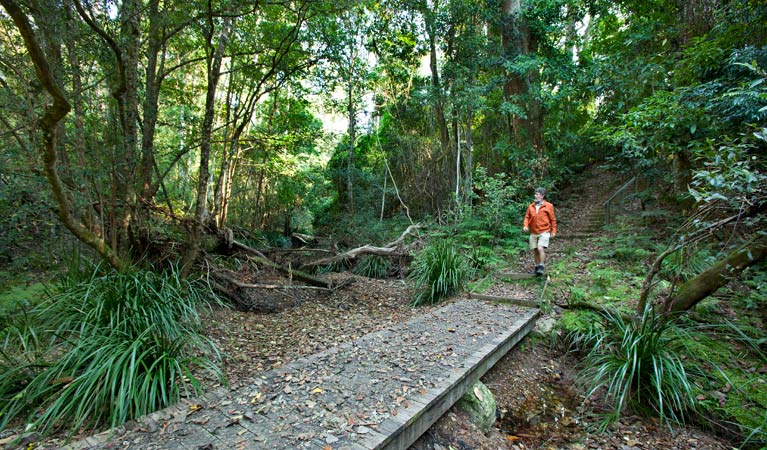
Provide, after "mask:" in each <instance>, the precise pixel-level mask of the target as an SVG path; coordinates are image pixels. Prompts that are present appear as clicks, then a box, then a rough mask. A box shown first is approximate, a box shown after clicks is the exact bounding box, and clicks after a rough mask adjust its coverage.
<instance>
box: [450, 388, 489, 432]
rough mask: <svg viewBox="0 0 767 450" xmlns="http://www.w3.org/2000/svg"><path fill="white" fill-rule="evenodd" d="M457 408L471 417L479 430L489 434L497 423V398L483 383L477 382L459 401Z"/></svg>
mask: <svg viewBox="0 0 767 450" xmlns="http://www.w3.org/2000/svg"><path fill="white" fill-rule="evenodd" d="M456 406H457V407H458V408H459V409H461V410H462V411H464V412H466V413H467V414H468V415H469V418H470V419H471V421H472V422H474V424H475V425H477V428H479V429H480V430H482V432H483V433H487V432H488V431H490V429H491V428H492V427H493V424H494V423H495V409H496V402H495V396H494V395H493V393H492V392H490V389H488V388H487V386H485V385H484V384H482V382H480V381H477V382H476V383H474V385H473V386H472V387H471V388H470V389H469V391H468V392H467V393H466V394H464V396H463V397H461V399H460V400H458V403H457V404H456Z"/></svg>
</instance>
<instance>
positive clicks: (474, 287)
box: [467, 275, 495, 294]
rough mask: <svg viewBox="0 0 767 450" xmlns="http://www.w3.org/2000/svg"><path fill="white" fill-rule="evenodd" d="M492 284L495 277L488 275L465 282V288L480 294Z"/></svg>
mask: <svg viewBox="0 0 767 450" xmlns="http://www.w3.org/2000/svg"><path fill="white" fill-rule="evenodd" d="M494 284H495V279H494V278H493V277H492V276H490V275H488V276H485V277H482V278H480V279H478V280H475V281H471V282H469V283H468V284H467V289H468V290H469V292H474V293H476V294H481V293H483V292H485V291H486V290H488V289H490V288H491V287H492V286H493V285H494Z"/></svg>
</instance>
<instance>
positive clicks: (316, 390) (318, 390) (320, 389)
mask: <svg viewBox="0 0 767 450" xmlns="http://www.w3.org/2000/svg"><path fill="white" fill-rule="evenodd" d="M322 392H323V391H322V388H321V387H316V388H314V389H312V394H322Z"/></svg>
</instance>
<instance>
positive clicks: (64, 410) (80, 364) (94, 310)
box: [0, 266, 222, 432]
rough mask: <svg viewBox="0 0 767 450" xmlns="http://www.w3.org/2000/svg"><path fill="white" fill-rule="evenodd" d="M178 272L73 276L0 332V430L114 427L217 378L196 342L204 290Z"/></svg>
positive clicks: (207, 350) (209, 347)
mask: <svg viewBox="0 0 767 450" xmlns="http://www.w3.org/2000/svg"><path fill="white" fill-rule="evenodd" d="M178 274H179V270H178V269H177V268H175V267H171V268H170V269H169V270H164V271H157V272H155V271H149V270H138V271H132V272H125V273H119V272H116V271H113V270H107V269H104V268H103V267H101V266H95V267H90V268H89V269H86V270H84V271H80V270H70V271H69V272H68V274H67V275H66V276H64V277H63V279H62V281H61V283H60V284H59V285H58V286H57V287H56V288H55V289H54V290H53V291H52V292H51V293H50V295H49V298H48V299H47V300H46V301H44V302H42V303H41V304H40V305H39V306H38V307H36V308H34V309H33V310H31V311H29V312H28V313H27V314H26V315H24V316H23V317H17V320H16V321H15V322H14V324H13V326H12V327H9V328H6V329H5V330H4V331H3V332H2V338H3V340H2V342H1V345H2V347H0V366H4V367H3V368H4V369H5V370H3V372H2V373H0V429H4V428H5V427H7V426H8V424H9V422H10V421H12V420H15V419H19V420H25V421H26V426H27V427H28V428H30V429H36V430H39V431H41V432H48V431H52V430H57V429H67V428H68V429H69V430H77V429H80V428H81V427H96V426H101V425H105V424H106V425H109V426H116V425H118V424H120V423H123V422H125V421H127V420H129V419H132V418H135V417H138V416H141V415H143V414H147V413H149V412H152V411H155V410H157V409H159V408H162V407H165V406H168V405H171V404H173V403H174V402H176V401H177V400H178V399H179V398H180V395H181V393H182V392H190V391H191V392H193V393H199V392H200V383H199V381H198V378H197V376H198V375H199V373H200V372H199V370H202V371H207V372H209V373H211V374H212V375H214V376H216V377H218V378H219V379H221V378H222V377H221V372H220V370H219V369H218V368H217V366H216V361H217V360H218V358H219V355H218V352H217V350H216V347H215V345H214V344H213V343H212V342H211V341H210V340H209V339H207V338H206V337H204V336H203V335H202V334H200V330H199V326H200V316H199V312H198V308H201V307H205V306H207V305H209V304H210V302H211V298H210V297H209V296H208V292H209V290H206V289H204V287H203V286H197V285H194V284H193V283H190V282H189V281H187V280H184V279H181V278H180V277H179V275H178Z"/></svg>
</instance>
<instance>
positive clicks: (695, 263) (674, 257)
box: [660, 247, 716, 281]
mask: <svg viewBox="0 0 767 450" xmlns="http://www.w3.org/2000/svg"><path fill="white" fill-rule="evenodd" d="M715 261H716V257H715V256H714V255H712V254H710V253H709V252H708V250H707V249H705V248H702V247H695V248H686V247H685V248H682V249H680V250H677V251H676V252H674V253H672V254H671V255H669V256H667V257H666V259H664V260H663V267H662V268H661V272H660V273H661V276H662V277H663V278H665V279H667V280H670V281H677V280H678V281H687V280H689V279H690V278H692V277H694V276H695V275H697V274H699V273H701V272H703V271H704V270H706V269H707V268H709V267H710V266H711V265H712V264H713V263H714V262H715Z"/></svg>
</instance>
